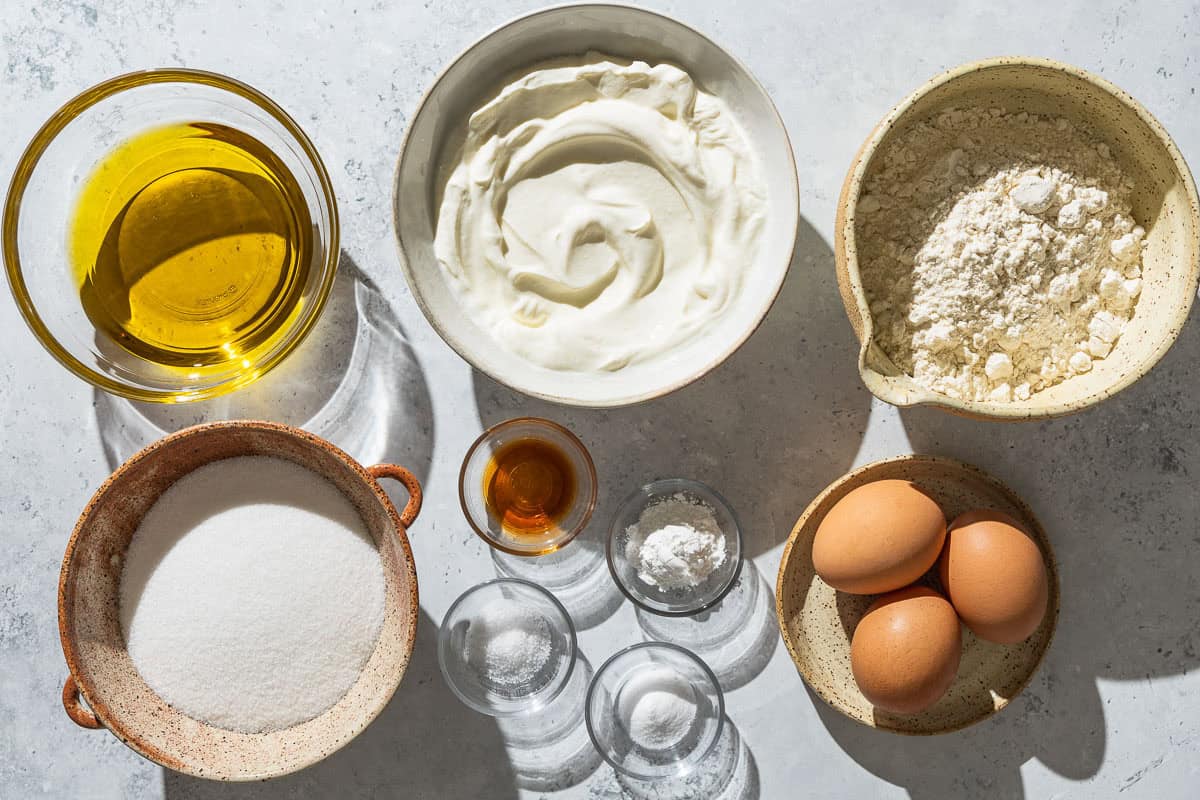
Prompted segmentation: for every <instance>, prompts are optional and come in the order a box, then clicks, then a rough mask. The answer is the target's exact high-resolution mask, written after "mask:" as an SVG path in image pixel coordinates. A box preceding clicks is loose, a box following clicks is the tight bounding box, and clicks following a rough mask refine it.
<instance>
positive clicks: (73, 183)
mask: <svg viewBox="0 0 1200 800" xmlns="http://www.w3.org/2000/svg"><path fill="white" fill-rule="evenodd" d="M3 219H4V222H3V251H4V261H5V267H6V271H7V273H8V280H9V285H10V286H11V288H12V291H13V296H14V297H15V299H16V301H17V305H18V306H19V307H20V309H21V312H22V314H23V315H24V317H25V320H26V322H27V323H28V324H29V326H30V328H32V329H33V332H34V333H35V334H36V335H37V337H38V339H39V340H40V341H41V342H42V344H43V345H44V346H45V347H46V349H48V350H49V351H50V353H51V354H52V355H53V356H54V357H55V358H57V359H58V360H59V361H60V362H61V363H62V364H63V365H64V366H66V367H67V368H68V369H69V370H71V371H72V372H73V373H75V374H76V375H77V376H79V377H81V378H83V379H84V380H86V381H88V382H90V383H92V384H93V385H95V386H97V387H99V388H101V389H104V390H105V391H108V392H112V393H113V394H117V395H122V396H124V397H128V398H131V399H135V400H143V401H157V402H186V401H189V400H198V399H202V398H206V397H214V396H217V395H220V394H225V393H226V392H230V391H233V390H234V389H237V388H239V387H241V386H244V385H246V384H248V383H250V382H251V381H254V380H255V379H257V378H258V377H260V376H262V375H263V374H265V373H266V372H267V371H268V370H270V369H271V368H272V367H274V366H275V365H276V364H278V363H279V362H280V361H282V360H283V358H284V357H285V356H287V354H288V353H289V352H291V351H292V350H293V349H294V348H295V347H296V345H298V344H299V343H300V341H301V340H303V338H304V336H305V334H307V333H308V331H309V330H310V329H311V328H312V326H313V325H314V324H315V322H316V320H317V317H318V316H319V315H320V313H321V309H322V308H323V307H324V304H325V300H326V298H327V297H328V295H329V292H330V290H331V288H332V286H333V279H334V274H335V272H336V270H337V259H338V220H337V206H336V203H335V200H334V193H333V187H332V185H331V183H330V180H329V176H328V174H327V173H326V171H325V167H324V165H323V164H322V163H321V159H320V157H319V156H318V155H317V151H316V149H315V148H314V147H313V145H312V142H311V141H309V139H308V137H307V136H305V134H304V132H303V131H301V130H300V128H299V126H298V125H297V124H296V123H295V121H294V120H293V119H292V118H291V117H290V116H288V115H287V113H286V112H284V110H283V109H282V108H280V107H279V106H278V105H276V104H275V103H274V102H273V101H272V100H270V99H269V98H268V97H266V96H265V95H263V94H262V93H261V92H258V91H257V90H255V89H253V88H251V87H250V86H247V85H245V84H243V83H240V82H239V81H236V80H233V79H231V78H227V77H224V76H221V75H216V74H213V73H207V72H200V71H195V70H184V69H163V70H151V71H146V72H136V73H131V74H128V75H122V76H119V77H116V78H112V79H110V80H107V81H105V82H104V83H101V84H99V85H97V86H95V87H93V88H91V89H88V90H87V91H85V92H84V93H83V94H80V95H79V96H78V97H76V98H74V99H73V100H71V101H70V102H68V103H67V104H66V105H65V106H63V107H62V108H61V109H59V110H58V111H57V112H56V113H55V114H54V115H53V116H52V117H51V118H50V120H49V121H48V122H46V124H45V125H43V126H42V128H41V130H39V131H38V132H37V134H36V135H35V136H34V138H33V141H32V142H31V143H30V144H29V146H28V148H26V150H25V153H24V154H23V155H22V157H21V160H20V162H19V164H18V165H17V169H16V172H15V173H14V176H13V180H12V184H11V186H10V188H9V193H8V197H7V200H6V202H5V206H4V218H3Z"/></svg>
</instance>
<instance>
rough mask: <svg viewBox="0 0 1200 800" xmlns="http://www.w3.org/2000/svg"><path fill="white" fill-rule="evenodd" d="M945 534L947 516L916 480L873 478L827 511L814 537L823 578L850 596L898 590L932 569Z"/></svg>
mask: <svg viewBox="0 0 1200 800" xmlns="http://www.w3.org/2000/svg"><path fill="white" fill-rule="evenodd" d="M945 538H946V516H945V514H943V513H942V510H941V508H939V507H938V504H937V503H936V502H934V501H933V499H932V498H930V497H929V495H927V494H925V492H923V491H921V488H920V487H919V486H917V485H916V484H914V483H911V482H909V481H902V480H885V481H874V482H873V483H868V484H864V485H863V486H859V487H858V488H857V489H855V490H853V491H852V492H850V493H849V494H847V495H846V496H845V497H843V498H842V499H841V500H839V501H838V502H837V503H836V504H835V505H834V506H833V508H831V509H829V513H827V514H826V515H825V519H823V520H821V524H820V525H819V526H818V527H817V533H816V536H815V538H814V539H813V550H812V560H813V568H814V569H815V570H816V572H817V574H818V575H820V576H821V580H823V581H825V583H827V584H829V585H830V586H832V587H833V588H835V589H837V590H839V591H843V592H850V593H851V594H881V593H883V592H890V591H892V590H894V589H899V588H901V587H902V586H907V585H908V584H910V583H912V582H913V581H915V580H916V579H917V578H919V577H921V576H922V575H923V574H924V573H925V571H926V570H928V569H929V568H930V567H932V566H933V565H934V564H935V563H936V562H937V558H938V554H939V553H940V552H941V551H942V543H943V541H945Z"/></svg>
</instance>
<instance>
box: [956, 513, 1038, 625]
mask: <svg viewBox="0 0 1200 800" xmlns="http://www.w3.org/2000/svg"><path fill="white" fill-rule="evenodd" d="M938 573H939V575H941V578H942V586H943V587H945V589H946V593H947V594H948V595H949V597H950V602H951V603H952V604H953V605H954V609H955V610H956V611H957V612H958V616H959V617H960V618H961V619H962V621H963V623H964V624H966V626H967V627H968V628H970V629H971V631H972V632H973V633H974V634H975V635H976V636H978V637H979V638H981V639H986V640H988V641H989V642H996V643H998V644H1013V643H1015V642H1020V641H1022V640H1024V639H1026V638H1027V637H1028V636H1029V635H1030V634H1031V633H1033V632H1034V631H1036V630H1037V628H1038V626H1039V625H1040V624H1041V623H1042V618H1043V617H1044V616H1045V615H1046V603H1047V598H1048V596H1049V585H1048V582H1047V578H1046V562H1045V561H1044V560H1043V559H1042V551H1041V549H1040V548H1039V547H1038V546H1037V542H1035V541H1034V540H1033V539H1032V537H1030V536H1029V534H1027V533H1026V532H1025V531H1024V530H1023V529H1022V528H1021V523H1019V522H1017V521H1016V520H1015V519H1013V518H1012V517H1010V516H1008V515H1007V514H1002V513H1000V512H999V511H988V510H977V511H968V512H967V513H965V514H963V515H961V516H959V517H957V518H956V519H955V520H954V522H953V523H952V524H951V525H950V531H949V533H948V534H947V536H946V546H945V548H944V549H943V551H942V556H941V559H940V560H939V562H938Z"/></svg>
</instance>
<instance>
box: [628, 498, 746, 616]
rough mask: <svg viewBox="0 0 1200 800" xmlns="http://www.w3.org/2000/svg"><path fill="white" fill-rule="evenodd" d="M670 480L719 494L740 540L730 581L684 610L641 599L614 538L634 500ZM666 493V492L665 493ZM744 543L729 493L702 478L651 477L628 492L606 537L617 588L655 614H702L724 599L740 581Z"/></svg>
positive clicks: (641, 607) (744, 557) (743, 561)
mask: <svg viewBox="0 0 1200 800" xmlns="http://www.w3.org/2000/svg"><path fill="white" fill-rule="evenodd" d="M668 484H673V485H676V486H679V487H680V488H681V489H683V490H684V491H687V490H688V489H699V490H701V492H702V493H705V494H710V495H712V496H713V497H715V498H716V500H717V502H718V503H720V505H721V507H722V508H724V509H725V512H726V513H728V514H729V516H730V518H731V519H732V520H733V528H734V533H735V534H736V538H737V543H738V563H737V566H736V567H734V568H733V572H731V573H730V575H729V580H728V581H726V583H725V585H724V586H723V587H721V591H720V592H718V593H717V594H716V595H715V596H714V597H713V598H712V599H711V600H709V601H708V602H705V603H701V604H700V605H698V606H696V607H695V608H687V609H684V610H681V611H666V610H664V609H661V608H654V607H653V606H650V605H647V604H646V603H645V602H643V601H642V600H641V599H639V598H638V597H637V596H636V595H635V594H634V593H633V592H632V591H630V590H629V588H628V587H627V586H626V585H625V583H624V582H623V581H622V580H621V578H620V577H619V576H618V575H617V568H616V566H615V565H614V564H613V542H614V541H616V538H617V537H618V536H619V535H620V534H621V531H619V530H617V520H619V519H620V518H621V516H622V514H623V512H624V511H625V509H627V508H629V507H630V506H631V505H632V504H633V503H634V501H636V500H638V499H639V498H640V497H642V496H643V495H645V494H659V492H658V491H656V490H658V489H661V487H663V486H666V485H668ZM663 496H665V495H663ZM699 499H701V500H703V499H704V498H703V497H700V498H699ZM744 547H745V541H744V540H743V538H742V521H741V519H740V518H739V517H738V515H737V512H736V511H735V510H734V508H733V506H732V505H730V504H729V501H728V500H726V499H725V496H724V495H723V494H721V493H720V492H718V491H717V490H716V489H714V488H712V487H711V486H709V485H708V484H705V483H701V482H700V481H694V480H692V479H690V478H661V479H659V480H656V481H651V482H650V483H647V484H643V485H642V486H639V487H638V488H637V489H634V490H633V491H632V492H630V493H629V494H627V495H626V496H625V499H624V500H622V501H621V505H619V506H618V507H617V510H616V513H614V514H613V518H612V522H610V523H609V526H608V537H607V538H606V539H605V542H604V556H605V560H606V561H607V562H608V571H609V574H611V575H612V579H613V583H615V584H616V585H617V588H618V589H620V590H621V594H623V595H625V596H626V597H627V598H629V600H630V601H631V602H633V604H634V605H635V606H637V607H638V608H640V609H642V610H643V611H647V612H649V613H651V614H655V615H657V616H660V617H690V616H693V615H695V614H699V613H701V612H702V611H707V610H708V609H710V608H712V607H713V606H715V605H716V604H717V603H719V602H721V601H722V600H724V599H725V597H726V595H728V594H729V592H730V590H731V589H733V585H734V584H735V583H737V581H738V578H739V577H740V576H741V574H742V565H743V564H744V563H745V561H746V556H745V553H744V551H743V548H744Z"/></svg>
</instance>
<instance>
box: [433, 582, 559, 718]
mask: <svg viewBox="0 0 1200 800" xmlns="http://www.w3.org/2000/svg"><path fill="white" fill-rule="evenodd" d="M539 618H540V619H542V620H544V621H545V624H544V625H542V624H541V623H540V622H537V620H538V619H539ZM531 631H532V633H533V635H532V636H531ZM531 654H532V655H531ZM576 654H577V643H576V639H575V625H574V623H572V622H571V617H570V615H568V614H567V611H566V609H565V608H563V607H562V604H561V603H559V602H558V600H556V599H555V598H554V595H552V594H550V593H549V592H547V591H546V590H545V589H543V588H542V587H540V586H536V585H535V584H532V583H529V582H528V581H522V580H516V579H513V578H497V579H496V580H491V581H487V582H486V583H481V584H479V585H478V586H475V587H473V588H471V589H468V590H467V591H466V592H464V593H463V594H462V596H460V597H459V598H458V599H457V600H455V601H454V605H452V606H450V610H449V611H447V612H446V616H445V618H444V619H443V620H442V627H441V630H439V631H438V664H439V666H440V667H441V670H442V676H443V677H445V679H446V683H447V684H448V685H449V686H450V689H451V690H452V691H453V692H454V694H455V695H457V696H458V699H459V700H462V701H463V703H465V704H466V705H468V706H470V707H471V708H473V709H475V710H476V711H478V712H480V713H481V714H487V715H488V716H491V717H508V716H516V715H519V714H533V713H536V712H538V711H540V710H541V709H544V708H545V707H546V706H547V705H549V704H550V703H551V701H553V700H554V699H555V698H556V697H558V695H559V694H560V693H561V692H562V690H563V688H564V687H565V686H566V685H567V683H568V682H569V681H570V679H571V672H572V670H574V668H575V659H576Z"/></svg>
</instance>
